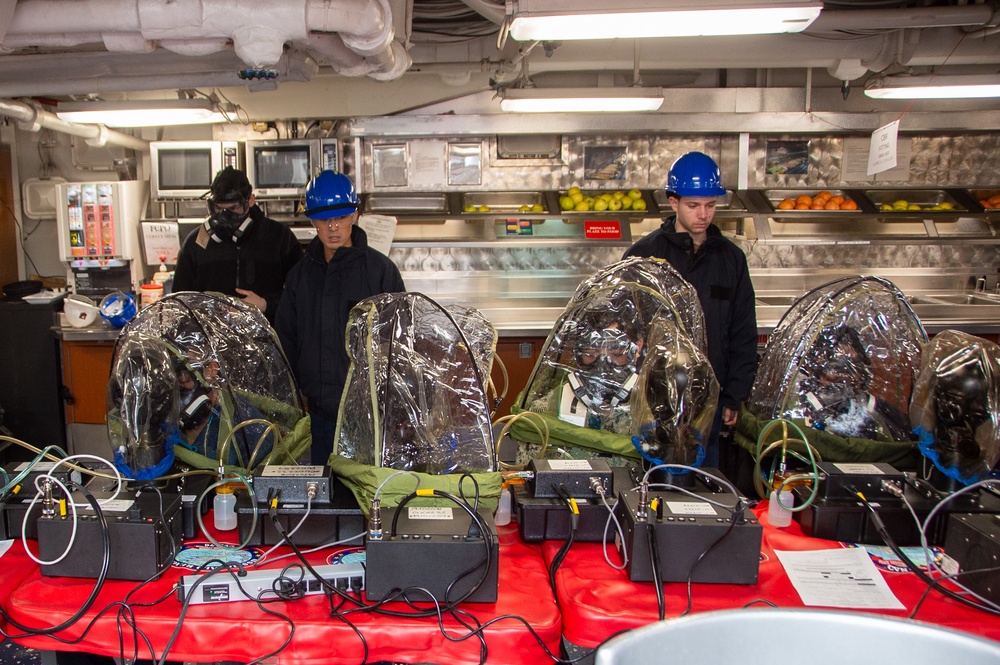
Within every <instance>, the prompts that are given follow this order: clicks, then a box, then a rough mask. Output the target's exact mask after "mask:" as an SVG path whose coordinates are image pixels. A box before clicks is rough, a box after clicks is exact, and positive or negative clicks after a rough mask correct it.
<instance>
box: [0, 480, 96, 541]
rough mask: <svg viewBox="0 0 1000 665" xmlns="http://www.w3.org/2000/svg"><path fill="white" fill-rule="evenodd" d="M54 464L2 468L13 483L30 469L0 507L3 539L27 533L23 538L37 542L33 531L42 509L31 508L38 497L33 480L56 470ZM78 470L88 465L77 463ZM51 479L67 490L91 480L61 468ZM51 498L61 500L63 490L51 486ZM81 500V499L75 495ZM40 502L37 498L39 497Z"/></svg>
mask: <svg viewBox="0 0 1000 665" xmlns="http://www.w3.org/2000/svg"><path fill="white" fill-rule="evenodd" d="M55 464H56V463H55V462H51V461H41V462H36V463H35V464H34V465H31V463H30V462H14V463H11V464H8V465H6V466H5V467H4V468H5V470H6V471H7V475H8V477H9V478H11V479H13V478H14V477H16V476H17V475H18V474H20V473H23V472H24V470H25V469H27V468H29V466H30V467H31V470H30V471H28V474H27V475H26V476H25V477H24V478H23V479H22V480H21V481H20V482H19V483H18V487H19V491H18V492H17V493H16V494H10V495H9V496H8V498H7V500H6V501H5V502H3V504H2V505H0V509H2V511H3V517H2V518H0V525H3V533H4V534H5V537H6V538H12V539H19V538H21V532H22V531H26V532H27V533H26V534H25V537H27V538H29V539H31V540H34V539H36V538H38V530H37V529H36V528H35V520H37V519H38V516H39V515H41V514H42V509H41V505H40V503H39V502H38V501H36V502H35V505H34V506H31V501H32V499H34V497H35V495H36V494H38V492H39V490H38V489H36V488H35V478H37V477H39V476H43V475H46V474H47V473H48V472H49V471H51V470H52V469H53V467H54V466H55ZM74 464H76V465H77V466H87V465H89V463H87V464H82V463H80V462H74ZM105 470H107V469H105ZM52 476H53V477H54V478H55V479H56V480H58V481H59V482H61V483H62V484H63V485H65V486H66V487H68V488H70V489H71V490H72V488H71V487H70V484H71V483H72V484H76V485H79V484H82V483H84V482H87V483H88V485H89V482H88V481H90V480H91V478H90V476H87V477H83V474H82V473H81V472H80V471H78V470H76V469H71V468H69V467H68V466H66V465H64V464H62V465H59V467H58V468H57V469H56V471H55V473H53V474H52ZM52 496H53V498H54V499H55V500H59V499H61V498H63V497H64V496H65V495H64V494H63V491H62V489H60V488H59V486H58V485H53V486H52ZM78 497H82V495H78ZM39 500H40V497H39ZM80 500H81V498H78V499H77V501H80ZM29 506H31V515H30V516H29V517H28V520H27V522H25V519H24V518H25V514H26V513H28V507H29Z"/></svg>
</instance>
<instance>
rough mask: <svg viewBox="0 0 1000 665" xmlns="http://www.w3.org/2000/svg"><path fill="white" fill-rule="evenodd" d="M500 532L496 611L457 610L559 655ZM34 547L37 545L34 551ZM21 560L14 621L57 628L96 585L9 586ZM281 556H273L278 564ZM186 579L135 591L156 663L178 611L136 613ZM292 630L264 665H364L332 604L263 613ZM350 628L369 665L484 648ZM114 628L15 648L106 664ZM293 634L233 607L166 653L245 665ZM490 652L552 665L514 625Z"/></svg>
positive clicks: (530, 548) (446, 658) (536, 566)
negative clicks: (90, 656) (74, 654)
mask: <svg viewBox="0 0 1000 665" xmlns="http://www.w3.org/2000/svg"><path fill="white" fill-rule="evenodd" d="M499 532H500V558H499V560H500V568H499V579H500V593H499V597H498V600H497V602H496V603H466V604H464V605H461V606H460V609H464V610H466V611H468V612H469V613H471V614H472V615H474V616H475V617H476V618H477V619H478V620H479V621H481V622H487V621H489V620H491V619H493V618H494V617H498V616H501V615H508V614H511V615H517V616H520V617H522V618H523V619H524V620H525V621H527V623H528V624H529V625H531V626H532V627H533V628H534V629H535V631H536V632H537V633H538V635H539V636H540V637H541V639H542V640H543V641H544V642H545V644H546V646H547V647H548V648H549V649H550V650H551V651H552V652H553V653H556V654H558V649H559V638H560V628H561V625H560V616H559V611H558V607H557V605H556V603H555V599H554V598H553V595H552V592H551V591H550V590H549V585H548V576H547V573H546V569H545V566H544V563H543V561H542V557H541V554H540V551H539V548H538V546H536V545H529V544H525V543H522V542H521V541H520V540H519V538H518V535H517V531H516V529H515V528H513V527H501V528H500V529H499ZM31 544H34V543H33V542H32V543H31ZM15 548H18V552H13V551H12V552H8V553H7V554H6V555H5V556H4V557H3V558H2V559H0V565H3V567H4V575H3V578H2V579H3V587H4V588H8V587H16V588H11V589H10V593H9V595H8V596H6V599H5V600H4V609H5V610H6V611H7V612H8V613H9V614H10V615H11V616H12V617H13V618H14V619H16V620H18V621H21V622H23V623H25V624H28V625H30V626H33V627H46V626H53V625H56V624H58V623H59V622H61V621H63V620H65V619H66V618H68V617H69V616H71V615H72V614H73V613H74V612H75V611H77V610H78V609H79V608H80V606H81V605H82V604H83V602H84V600H85V599H86V597H87V595H88V594H89V593H90V591H91V589H92V588H93V585H94V580H92V579H75V578H65V577H42V576H41V574H40V573H39V570H38V566H37V565H35V564H33V563H32V564H31V566H28V567H27V573H26V575H23V576H21V580H23V583H21V584H20V585H17V584H11V579H12V578H8V574H7V571H8V570H9V568H8V566H9V565H10V561H12V560H13V561H15V562H19V561H20V559H21V558H23V559H24V560H27V557H26V556H25V554H24V552H23V549H20V544H16V545H15ZM285 552H287V550H279V551H278V552H276V553H275V554H276V555H280V554H283V553H285ZM12 554H13V555H14V557H13V559H11V558H10V557H11V555H12ZM326 554H329V551H327V552H325V553H322V552H321V553H317V554H314V555H309V560H310V562H311V563H315V564H320V563H323V562H324V560H325V556H326ZM291 561H292V560H291V559H284V560H282V561H278V562H274V563H272V564H270V565H268V564H266V563H265V564H264V565H263V567H266V568H281V567H282V566H284V565H287V564H289V563H290V562H291ZM184 574H190V571H185V570H179V569H176V568H173V569H171V570H168V571H167V572H166V573H164V575H163V576H162V577H161V578H160V579H159V580H157V581H156V582H154V583H153V584H151V585H148V586H147V587H145V588H143V589H142V590H140V591H139V592H138V593H136V594H135V595H134V596H133V597H132V599H131V605H132V607H133V609H134V612H135V617H136V624H137V625H138V627H139V629H140V630H142V631H143V632H144V633H145V634H146V635H147V636H148V637H149V639H150V640H151V641H152V643H153V645H154V648H155V649H156V654H155V655H156V656H157V657H158V656H160V655H161V654H162V650H163V648H164V646H165V645H166V643H167V640H168V639H169V637H170V635H171V633H172V632H173V630H174V628H175V626H176V624H177V621H178V617H179V615H180V610H181V603H180V602H179V601H178V600H177V597H176V595H172V596H171V597H170V598H168V599H166V600H165V601H163V602H162V603H159V604H157V605H154V606H152V607H140V606H139V604H140V603H145V602H151V601H154V600H156V599H158V598H160V597H162V596H163V595H164V594H166V593H168V592H169V591H170V589H171V588H172V587H173V586H174V585H175V584H176V582H177V580H178V578H179V577H181V576H182V575H184ZM136 585H137V583H136V582H129V581H119V580H115V581H108V582H107V583H106V584H105V585H104V588H103V589H102V590H101V592H100V595H99V596H98V599H97V602H95V603H94V605H93V607H92V608H91V609H90V610H89V611H88V612H87V613H86V615H85V616H84V618H83V619H82V620H81V621H78V622H77V623H76V624H74V625H73V626H72V627H71V628H69V629H67V630H65V631H63V632H62V633H60V634H59V636H60V637H62V638H65V639H75V638H77V637H79V636H80V635H81V633H82V632H83V630H84V628H85V626H86V625H87V624H88V623H89V622H90V620H91V619H93V618H94V617H95V616H96V615H97V613H98V612H99V611H100V610H101V609H102V608H105V607H106V606H108V605H109V604H111V603H115V602H117V601H121V600H122V599H123V598H124V597H125V595H126V594H127V593H128V592H129V591H130V590H131V589H133V588H134V587H135V586H136ZM268 607H269V608H270V609H273V610H276V611H278V612H281V613H283V614H285V615H287V616H288V617H290V618H291V619H292V620H293V621H294V622H295V633H294V636H293V638H292V642H291V644H289V646H288V647H287V648H285V649H284V650H283V651H282V652H281V653H280V655H278V656H277V658H276V659H268V661H267V662H268V663H275V662H276V663H296V664H300V665H310V664H315V665H320V664H323V665H326V664H328V663H339V662H343V663H352V664H353V663H360V662H362V659H363V658H364V656H365V654H364V650H363V647H362V644H361V641H360V640H359V638H358V636H357V635H356V634H355V633H354V631H353V630H352V629H351V628H350V627H349V626H347V625H345V624H344V623H343V622H341V621H339V620H337V619H336V618H332V617H330V616H329V604H328V603H327V601H326V599H325V598H324V597H323V596H321V595H320V596H307V597H305V598H303V599H300V600H296V601H292V602H278V603H275V604H271V605H268ZM387 607H388V608H390V609H395V610H400V611H406V610H407V609H408V608H407V606H406V605H404V604H403V603H398V602H397V603H391V604H389V605H388V606H387ZM349 618H350V620H351V621H352V622H353V623H354V624H355V625H356V626H357V627H358V628H359V629H360V631H361V632H362V634H363V635H364V637H365V640H366V641H367V643H368V648H369V652H368V661H367V662H374V661H382V660H385V661H395V662H407V663H418V662H419V663H427V662H435V663H443V664H445V663H446V664H449V665H450V664H452V663H455V664H461V663H478V662H479V658H480V653H479V649H480V643H479V640H478V639H477V638H476V637H471V638H469V639H466V640H463V641H461V642H453V641H450V640H448V639H447V638H446V637H445V636H444V635H442V632H441V630H440V629H439V628H438V622H437V619H436V618H434V617H431V618H409V617H404V618H396V617H387V616H382V615H376V614H372V613H353V614H350V615H349ZM444 625H445V629H446V630H447V632H448V634H449V635H450V636H452V637H457V636H461V635H465V634H467V633H468V629H467V628H465V627H463V626H461V625H459V624H458V623H457V622H456V621H455V620H454V619H452V618H446V619H445V620H444ZM118 629H119V621H118V619H117V618H116V616H115V612H114V611H111V612H109V613H106V614H105V615H103V616H102V617H101V618H99V619H98V620H97V623H96V624H95V626H94V628H93V629H92V630H91V631H90V633H89V634H87V635H86V636H85V637H84V638H83V639H82V640H81V641H80V642H79V644H78V645H76V646H67V645H65V644H63V643H60V642H58V641H55V640H53V639H50V638H47V637H37V636H35V637H23V638H19V639H17V642H19V643H20V644H23V645H25V646H28V647H33V648H36V649H46V650H72V651H86V652H90V653H97V654H103V655H109V656H117V655H118V653H119V638H118ZM124 631H125V634H126V635H127V636H128V637H127V639H126V651H125V654H126V656H129V655H130V654H131V652H132V641H131V633H130V632H129V629H128V627H127V626H126V627H124ZM288 634H289V626H288V624H287V623H286V622H284V621H282V620H280V619H278V618H276V617H272V616H269V615H267V614H265V613H263V612H261V610H260V609H258V607H257V605H256V604H255V603H253V602H252V601H247V602H230V603H220V604H213V605H192V606H191V607H190V609H189V611H188V614H187V616H186V617H185V618H184V621H183V627H182V629H181V631H180V634H179V636H178V639H177V641H176V642H175V643H174V645H173V646H172V648H171V650H170V654H169V660H172V661H181V660H183V661H198V662H206V661H209V662H210V661H220V660H233V661H243V662H248V661H250V660H253V659H255V658H260V657H261V656H264V655H265V654H268V653H270V652H272V651H274V650H276V649H278V648H279V647H280V646H281V644H282V643H283V642H284V641H285V639H286V638H287V637H288ZM485 635H486V643H487V645H488V648H489V658H488V660H487V662H488V663H550V662H551V660H550V659H549V658H548V657H547V656H546V655H545V652H544V650H543V649H542V648H541V646H539V644H538V643H537V642H536V640H535V639H534V638H533V637H532V636H531V634H530V633H529V631H528V629H527V628H526V627H525V625H524V624H523V623H521V622H520V621H516V620H514V619H502V620H500V621H497V622H496V623H492V624H490V625H489V626H488V627H487V628H486V630H485ZM139 657H140V658H149V653H148V650H147V649H145V648H143V647H142V646H141V644H140V652H139Z"/></svg>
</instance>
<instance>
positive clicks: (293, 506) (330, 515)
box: [236, 478, 368, 547]
mask: <svg viewBox="0 0 1000 665" xmlns="http://www.w3.org/2000/svg"><path fill="white" fill-rule="evenodd" d="M327 494H328V496H332V498H333V500H332V501H330V502H329V503H325V504H320V505H316V503H315V502H313V505H312V506H311V507H310V508H309V516H308V517H306V520H305V522H304V523H303V524H302V526H301V527H299V529H298V531H296V532H295V535H294V536H292V542H293V543H295V545H296V546H297V547H316V546H318V545H326V544H327V543H333V542H338V541H342V540H345V539H347V538H351V537H353V536H358V535H359V534H362V535H361V537H360V538H357V539H356V540H354V541H353V544H357V545H360V544H361V543H362V542H363V538H364V536H363V534H365V533H367V530H368V522H367V520H366V519H365V517H364V514H363V513H362V512H361V508H359V507H358V502H357V500H356V499H355V498H354V494H353V493H351V491H350V490H348V489H347V487H345V486H344V485H343V483H341V482H340V481H339V480H337V479H336V478H334V479H333V481H332V484H331V485H329V490H328V493H327ZM282 496H284V493H282ZM255 508H256V510H257V526H256V528H254V530H253V533H250V527H251V524H252V523H253V513H254V509H255ZM276 512H277V514H278V522H279V524H281V528H282V529H284V531H285V533H286V534H287V533H291V532H292V530H293V529H294V528H295V527H296V526H298V524H299V522H301V521H302V518H303V517H305V515H306V502H305V501H293V502H286V501H282V500H279V501H278V507H277V509H276ZM236 520H237V524H238V526H239V535H240V542H241V543H242V542H247V544H248V545H254V546H261V545H276V544H278V543H280V542H282V539H281V535H280V534H279V533H278V531H277V529H275V528H274V524H273V523H272V522H271V517H270V516H269V515H268V512H267V506H264V505H257V506H255V505H254V503H253V501H252V500H251V498H250V496H249V495H248V494H247V493H246V492H237V493H236ZM248 534H249V536H250V539H249V541H248V540H247V536H248Z"/></svg>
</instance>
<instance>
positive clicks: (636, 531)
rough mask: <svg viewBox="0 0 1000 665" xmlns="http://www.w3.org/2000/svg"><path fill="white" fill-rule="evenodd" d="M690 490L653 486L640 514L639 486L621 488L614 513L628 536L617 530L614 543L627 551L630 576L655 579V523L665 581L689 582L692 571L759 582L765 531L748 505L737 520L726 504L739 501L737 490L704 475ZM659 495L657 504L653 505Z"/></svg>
mask: <svg viewBox="0 0 1000 665" xmlns="http://www.w3.org/2000/svg"><path fill="white" fill-rule="evenodd" d="M712 472H713V473H715V474H716V475H719V472H717V471H714V470H713V471H712ZM690 492H691V494H688V493H683V492H678V491H674V490H668V491H662V490H657V491H650V492H649V493H648V501H649V503H648V504H647V505H646V510H645V512H646V516H645V517H644V518H642V517H639V516H638V513H639V499H640V495H639V492H626V491H623V492H621V493H619V495H618V503H617V505H616V506H615V514H616V515H617V517H618V520H619V522H620V523H621V525H622V530H623V531H624V533H625V537H624V540H622V539H621V538H620V537H618V536H616V538H615V540H616V543H615V544H616V545H617V547H618V551H619V552H622V550H623V549H624V550H625V551H626V552H627V554H628V556H627V560H628V564H627V570H628V575H629V579H630V580H631V581H633V582H651V581H653V569H652V553H651V551H650V549H651V548H650V541H649V533H648V530H649V529H652V530H653V531H654V533H655V542H656V551H657V552H658V554H659V562H660V577H661V579H662V581H663V582H686V581H687V580H688V577H689V576H690V577H691V580H692V581H694V582H707V583H715V584H756V583H757V573H758V570H759V567H760V543H761V539H762V537H763V533H764V532H763V528H762V527H761V525H760V522H758V521H757V518H756V516H755V515H754V514H753V513H751V512H750V510H749V509H746V510H744V511H743V517H742V519H741V520H739V521H737V522H736V524H733V510H732V509H730V508H726V507H722V506H734V505H735V504H736V501H737V497H736V495H734V494H732V493H731V492H725V491H722V492H720V491H714V490H712V489H709V488H708V487H707V486H705V485H704V484H702V483H700V481H699V482H698V483H696V485H695V488H694V489H692V490H690ZM692 494H693V496H692ZM709 500H711V501H713V502H715V503H719V504H722V506H719V505H715V503H710V502H709ZM740 500H741V501H744V502H745V499H742V498H740ZM654 501H655V504H656V505H657V506H658V508H657V509H653V508H651V507H650V504H653V503H654ZM710 548H711V550H710ZM709 550H710V551H709ZM706 552H707V554H706ZM703 554H704V555H705V556H704V558H702V559H701V561H700V562H698V561H699V558H701V557H702V555H703ZM623 558H624V554H623ZM696 562H698V564H697V566H696V565H695V563H696ZM692 569H693V574H692Z"/></svg>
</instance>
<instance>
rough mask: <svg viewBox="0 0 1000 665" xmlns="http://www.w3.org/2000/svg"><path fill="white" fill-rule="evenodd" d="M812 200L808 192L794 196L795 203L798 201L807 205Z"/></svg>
mask: <svg viewBox="0 0 1000 665" xmlns="http://www.w3.org/2000/svg"><path fill="white" fill-rule="evenodd" d="M812 202H813V200H812V197H811V196H809V195H808V194H801V195H799V196H797V197H796V198H795V203H796V205H798V204H799V203H804V204H806V205H807V206H808V205H812Z"/></svg>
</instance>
